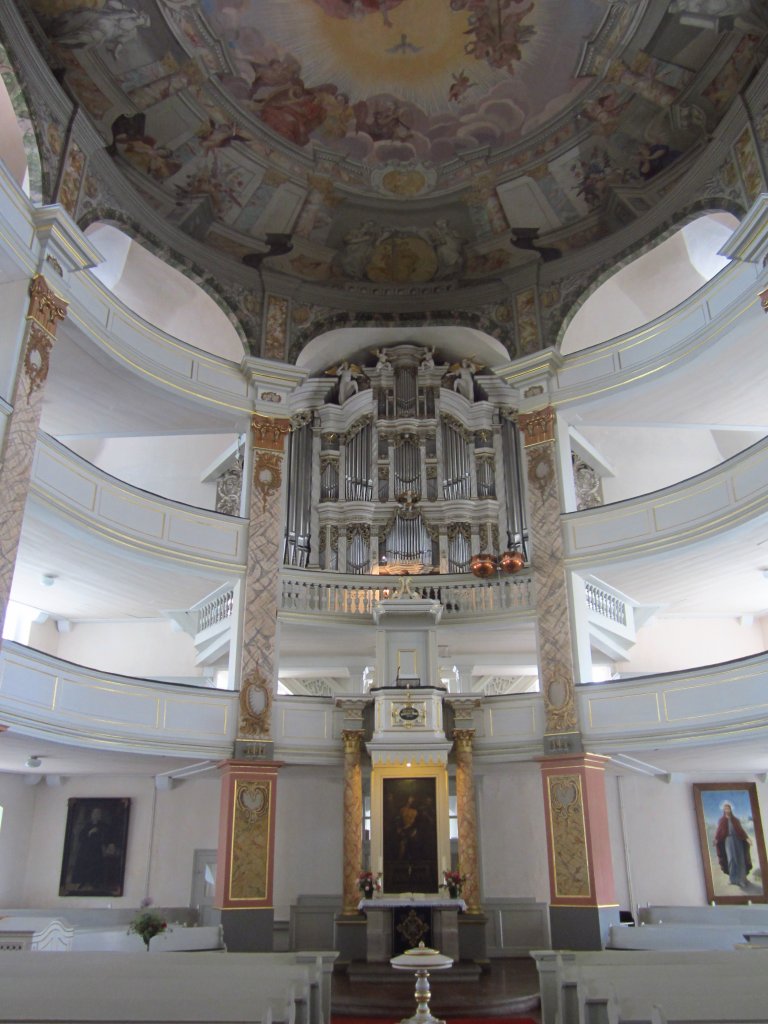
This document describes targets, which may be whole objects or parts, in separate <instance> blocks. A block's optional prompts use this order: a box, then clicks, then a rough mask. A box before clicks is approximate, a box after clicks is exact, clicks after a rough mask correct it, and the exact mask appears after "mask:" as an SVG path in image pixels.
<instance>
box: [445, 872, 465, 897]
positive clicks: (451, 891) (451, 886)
mask: <svg viewBox="0 0 768 1024" xmlns="http://www.w3.org/2000/svg"><path fill="white" fill-rule="evenodd" d="M466 880H467V876H466V875H462V873H461V872H460V871H444V872H443V882H442V884H441V886H440V888H441V889H447V890H448V895H449V897H450V898H451V899H452V900H455V899H458V898H459V896H461V889H462V886H463V885H464V883H465V882H466Z"/></svg>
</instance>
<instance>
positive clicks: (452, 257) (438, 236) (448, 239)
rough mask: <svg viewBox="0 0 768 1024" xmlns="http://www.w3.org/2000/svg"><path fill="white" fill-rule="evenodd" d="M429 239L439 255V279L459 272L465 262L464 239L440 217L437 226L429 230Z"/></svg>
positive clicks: (436, 222)
mask: <svg viewBox="0 0 768 1024" xmlns="http://www.w3.org/2000/svg"><path fill="white" fill-rule="evenodd" d="M428 234H429V241H430V242H431V243H432V245H433V246H434V247H435V254H436V256H437V273H436V275H435V277H436V278H437V279H440V278H446V277H453V276H455V275H456V274H458V273H459V271H460V270H461V268H462V264H463V262H464V258H463V254H462V250H463V248H464V240H463V238H462V237H461V235H460V234H459V232H458V231H456V230H455V228H453V227H452V226H451V224H450V223H449V222H448V221H447V220H446V218H445V217H438V219H437V220H436V221H435V226H434V227H433V228H431V229H430V230H429V232H428Z"/></svg>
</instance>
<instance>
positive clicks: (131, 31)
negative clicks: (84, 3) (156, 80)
mask: <svg viewBox="0 0 768 1024" xmlns="http://www.w3.org/2000/svg"><path fill="white" fill-rule="evenodd" d="M150 24H151V22H150V18H149V15H148V14H147V13H146V12H144V11H139V10H137V9H136V8H135V7H131V6H129V5H128V4H126V3H123V2H122V0H105V3H104V6H103V7H101V8H98V9H96V8H93V7H74V8H73V9H72V10H70V11H64V12H63V13H62V14H59V15H57V16H56V17H55V18H54V19H53V20H52V21H50V22H49V23H48V26H47V28H48V31H49V32H50V34H51V35H52V36H53V38H54V39H55V40H56V42H57V43H58V45H59V46H63V47H65V48H66V49H68V50H91V49H93V48H94V47H96V46H102V45H103V46H104V49H105V50H106V51H107V53H108V54H109V55H110V57H112V58H113V59H115V58H117V56H118V55H119V53H120V51H121V50H122V48H123V46H124V45H125V44H126V43H129V42H131V41H132V40H133V39H135V38H136V35H137V33H138V30H139V29H140V28H149V27H150Z"/></svg>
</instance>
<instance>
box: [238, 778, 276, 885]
mask: <svg viewBox="0 0 768 1024" xmlns="http://www.w3.org/2000/svg"><path fill="white" fill-rule="evenodd" d="M272 785H273V783H272V780H271V779H248V780H245V779H238V780H236V782H235V797H234V811H233V821H232V857H231V864H232V867H231V871H230V876H229V893H228V895H229V899H230V900H233V901H236V900H264V899H267V896H268V893H269V830H270V821H271V817H272Z"/></svg>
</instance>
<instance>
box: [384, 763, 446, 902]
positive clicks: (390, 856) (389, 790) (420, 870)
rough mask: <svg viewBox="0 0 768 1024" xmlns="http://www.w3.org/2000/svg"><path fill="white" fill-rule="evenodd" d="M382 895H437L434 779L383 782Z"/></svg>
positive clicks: (406, 779)
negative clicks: (412, 893)
mask: <svg viewBox="0 0 768 1024" xmlns="http://www.w3.org/2000/svg"><path fill="white" fill-rule="evenodd" d="M383 786H384V791H383V804H384V806H383V831H384V834H383V850H384V864H383V868H384V879H383V882H384V891H385V892H387V893H397V892H423V893H434V892H437V886H438V874H437V808H436V780H435V779H434V778H405V779H401V778H395V779H384V780H383Z"/></svg>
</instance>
